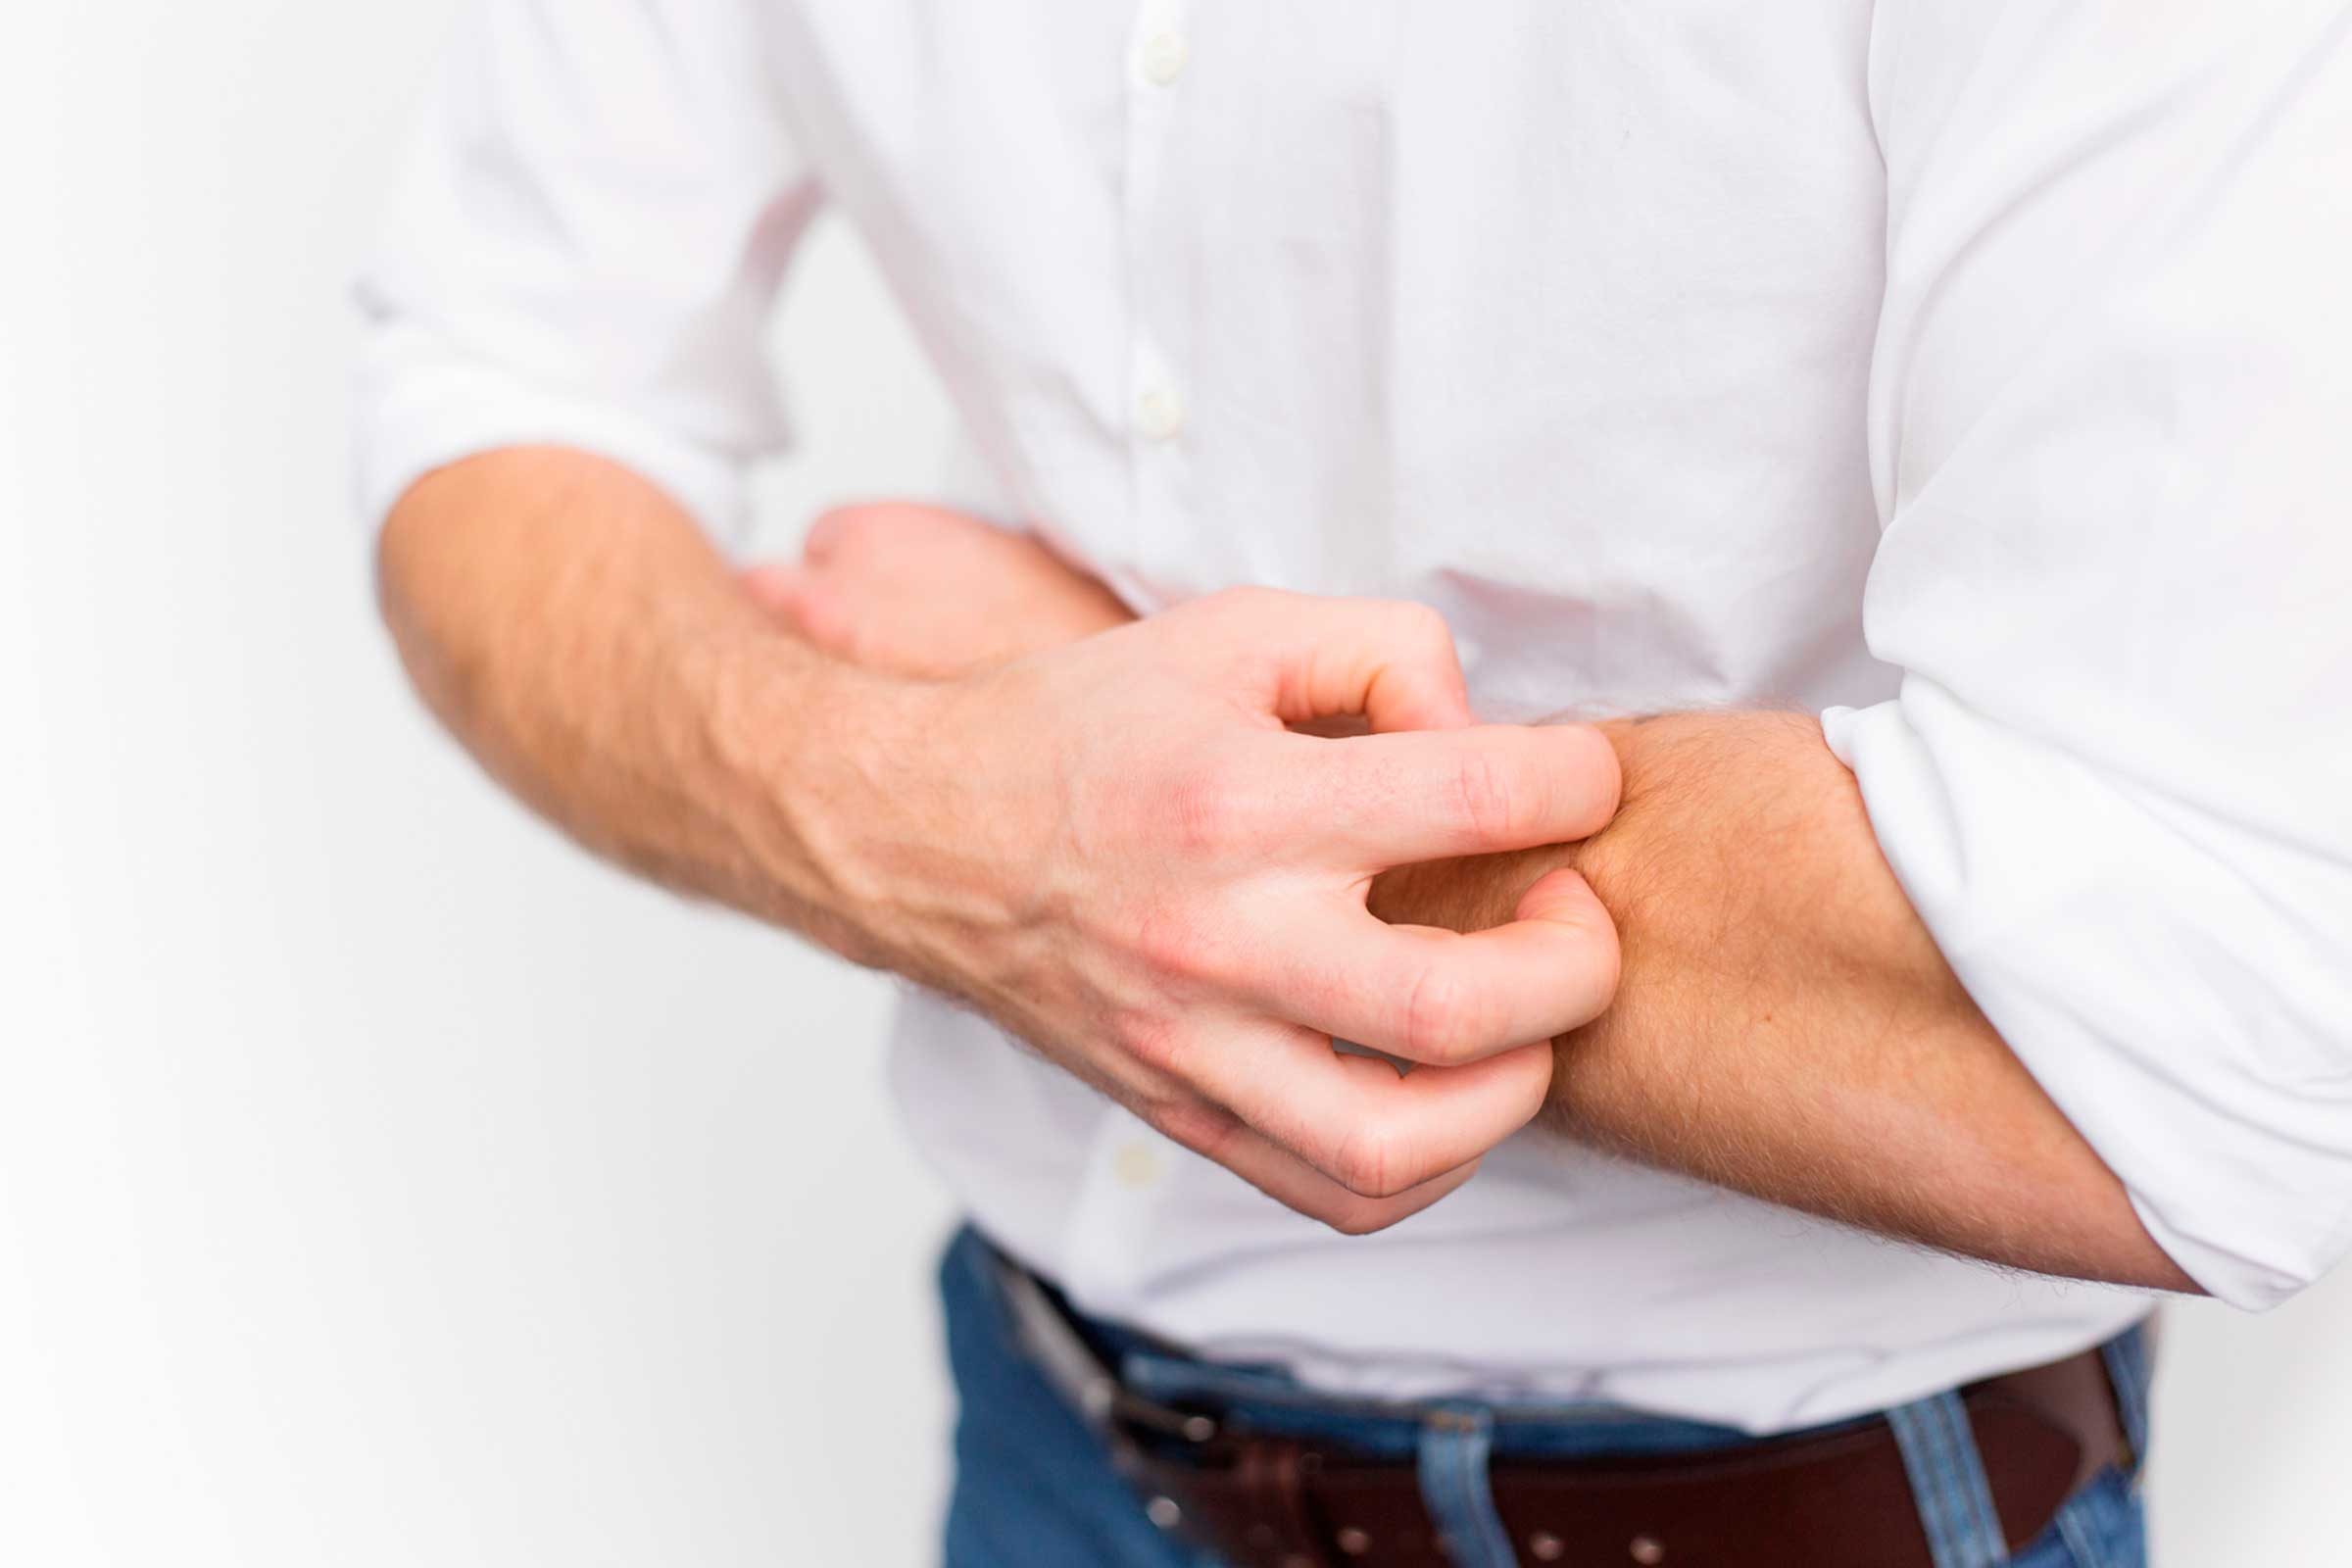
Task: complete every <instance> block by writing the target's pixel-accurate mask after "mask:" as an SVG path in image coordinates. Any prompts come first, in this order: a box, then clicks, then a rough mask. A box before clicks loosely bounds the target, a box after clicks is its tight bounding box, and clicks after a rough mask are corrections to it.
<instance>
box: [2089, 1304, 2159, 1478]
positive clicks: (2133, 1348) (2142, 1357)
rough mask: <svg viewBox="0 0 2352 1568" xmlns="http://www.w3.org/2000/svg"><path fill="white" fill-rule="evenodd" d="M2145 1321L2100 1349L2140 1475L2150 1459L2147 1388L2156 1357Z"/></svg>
mask: <svg viewBox="0 0 2352 1568" xmlns="http://www.w3.org/2000/svg"><path fill="white" fill-rule="evenodd" d="M2150 1338H2151V1336H2150V1335H2149V1332H2148V1323H2147V1321H2146V1320H2145V1319H2143V1320H2141V1321H2140V1322H2137V1323H2134V1324H2132V1325H2131V1327H2130V1328H2128V1329H2126V1330H2124V1332H2123V1333H2121V1334H2118V1335H2117V1336H2116V1337H2115V1338H2114V1339H2112V1340H2109V1341H2108V1342H2107V1343H2106V1344H2105V1345H2102V1346H2100V1347H2099V1359H2100V1360H2102V1361H2104V1362H2105V1363H2106V1364H2107V1381H2108V1382H2109V1383H2110V1384H2112V1385H2113V1386H2114V1388H2115V1411H2116V1415H2117V1416H2118V1417H2119V1418H2120V1419H2121V1420H2122V1422H2123V1426H2124V1441H2125V1442H2126V1443H2129V1444H2130V1445H2131V1474H2132V1476H2133V1477H2134V1478H2136V1477H2137V1476H2138V1475H2139V1470H2140V1466H2141V1465H2143V1464H2145V1463H2146V1462H2147V1457H2148V1386H2149V1384H2150V1382H2151V1380H2152V1379H2153V1376H2154V1373H2155V1366H2154V1361H2155V1357H2154V1355H2153V1354H2152V1353H2151V1346H2150V1344H2149V1340H2150Z"/></svg>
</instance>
